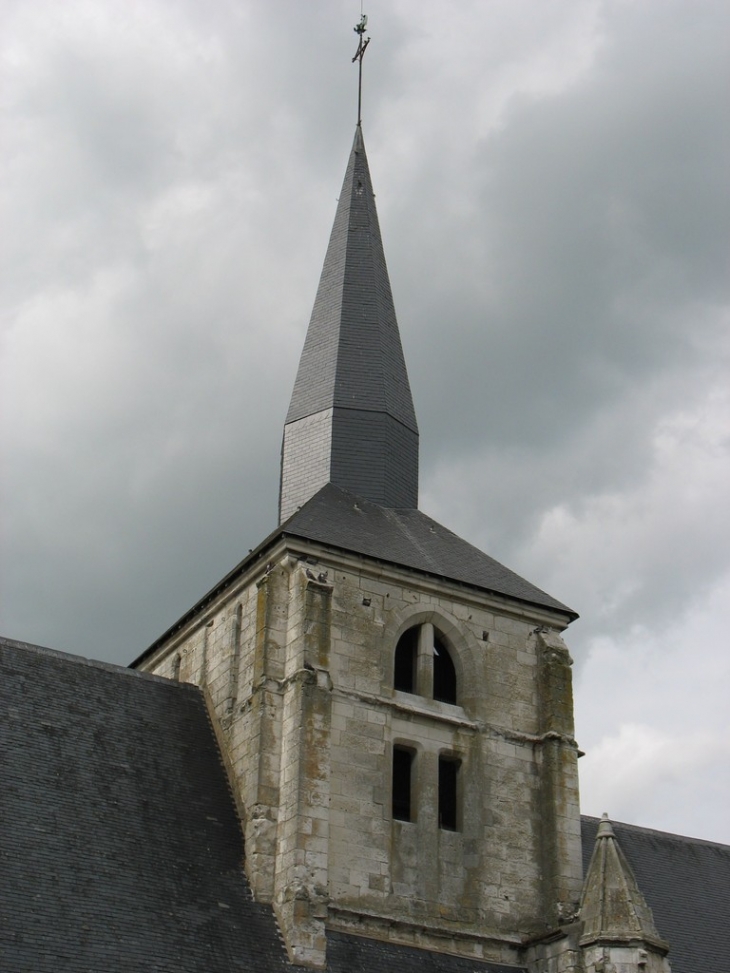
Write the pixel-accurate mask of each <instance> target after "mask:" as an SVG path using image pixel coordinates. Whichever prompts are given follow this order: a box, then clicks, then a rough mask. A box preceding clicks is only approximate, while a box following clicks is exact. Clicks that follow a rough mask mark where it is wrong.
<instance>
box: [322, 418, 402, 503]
mask: <svg viewBox="0 0 730 973" xmlns="http://www.w3.org/2000/svg"><path fill="white" fill-rule="evenodd" d="M414 468H415V469H418V439H417V438H416V437H414V436H413V434H412V433H411V431H410V430H409V429H406V427H405V426H403V425H401V423H400V422H398V421H397V420H396V419H393V417H392V416H389V415H386V414H385V413H382V412H380V413H372V412H361V411H357V410H355V409H335V410H334V416H333V420H332V465H331V468H330V481H331V482H332V483H334V484H335V485H336V486H339V487H342V489H343V490H349V491H350V492H351V493H359V494H360V495H361V496H365V497H367V498H368V499H369V500H372V501H373V502H374V503H380V504H383V505H385V506H390V507H416V506H418V484H417V483H416V482H414V479H413V477H412V476H411V475H410V471H411V470H413V469H414Z"/></svg>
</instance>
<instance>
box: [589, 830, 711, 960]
mask: <svg viewBox="0 0 730 973" xmlns="http://www.w3.org/2000/svg"><path fill="white" fill-rule="evenodd" d="M611 824H612V825H613V830H614V833H615V835H616V838H617V840H618V843H619V845H620V846H621V849H622V851H623V853H624V855H625V856H626V858H627V859H628V861H629V864H630V865H631V868H632V870H633V872H634V875H635V876H636V880H637V883H638V886H639V888H640V889H641V892H642V893H643V896H644V898H645V899H646V901H647V903H648V904H649V907H650V908H651V910H652V913H653V915H654V921H655V924H656V927H657V931H658V932H659V935H660V936H661V937H662V939H665V940H666V941H667V942H668V943H669V946H670V950H669V961H670V963H671V966H672V973H710V971H712V973H730V846H728V845H720V844H715V843H713V842H711V841H700V840H699V839H696V838H685V837H682V836H680V835H674V834H667V833H666V832H663V831H652V830H649V829H648V828H639V827H636V826H635V825H630V824H621V823H617V822H615V821H612V822H611ZM598 825H599V819H598V818H592V817H585V816H584V817H582V818H581V826H582V837H583V865H584V870H585V871H587V869H588V864H589V861H590V858H591V855H592V853H593V847H594V844H595V839H596V833H597V830H598Z"/></svg>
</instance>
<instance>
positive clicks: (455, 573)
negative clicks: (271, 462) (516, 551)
mask: <svg viewBox="0 0 730 973" xmlns="http://www.w3.org/2000/svg"><path fill="white" fill-rule="evenodd" d="M281 531H282V533H283V534H285V535H289V536H292V537H302V538H306V539H307V540H311V541H319V542H320V543H322V544H327V545H330V546H333V547H338V548H341V549H342V550H345V551H352V552H354V553H356V554H364V555H367V556H368V557H373V558H377V559H378V560H380V561H386V562H389V563H392V564H397V565H402V566H403V567H408V568H415V569H416V570H417V571H423V572H424V573H426V574H430V575H435V576H436V577H439V578H448V579H450V580H452V581H460V582H462V583H464V584H467V585H470V586H473V587H476V588H482V589H485V590H486V591H490V592H493V593H495V594H498V595H506V596H507V597H509V598H516V599H518V600H519V601H523V602H527V603H529V604H533V605H539V606H540V607H543V608H550V609H553V610H555V611H559V612H563V613H564V614H566V615H568V617H569V618H570V619H575V618H577V617H578V616H577V614H576V612H574V611H573V610H572V609H570V608H568V607H567V606H566V605H564V604H562V602H559V601H557V599H555V598H553V597H551V596H550V595H548V594H546V593H545V592H544V591H541V590H540V588H537V587H535V585H533V584H530V582H529V581H525V580H524V578H521V577H520V576H519V575H518V574H515V573H514V571H510V570H509V568H506V567H504V566H503V565H502V564H500V563H499V562H498V561H495V560H494V558H491V557H489V555H487V554H484V553H482V551H480V550H479V549H478V548H476V547H474V546H473V545H472V544H469V543H468V542H467V541H465V540H462V539H461V538H460V537H458V536H457V535H456V534H454V533H452V532H451V531H450V530H447V529H446V528H445V527H442V526H441V524H439V523H437V522H436V521H435V520H432V519H431V518H430V517H428V516H426V514H424V513H421V511H420V510H415V509H411V508H389V507H381V506H380V505H379V504H375V503H369V502H368V501H367V500H363V499H362V498H361V497H357V496H354V495H353V494H351V493H348V492H347V491H345V490H340V489H339V488H338V487H336V486H335V485H334V484H332V483H330V484H327V485H326V486H325V487H323V488H322V489H321V490H320V491H319V492H318V493H317V494H316V495H315V496H314V497H313V498H312V499H311V500H310V501H309V502H308V503H306V504H305V505H304V506H303V507H302V508H301V510H299V511H297V513H295V514H294V515H293V516H292V517H291V518H290V519H289V520H288V521H286V523H284V524H282V526H281Z"/></svg>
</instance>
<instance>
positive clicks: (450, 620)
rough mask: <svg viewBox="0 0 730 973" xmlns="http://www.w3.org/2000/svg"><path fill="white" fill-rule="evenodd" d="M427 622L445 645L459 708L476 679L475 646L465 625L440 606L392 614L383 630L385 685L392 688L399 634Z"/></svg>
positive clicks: (411, 606)
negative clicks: (451, 668)
mask: <svg viewBox="0 0 730 973" xmlns="http://www.w3.org/2000/svg"><path fill="white" fill-rule="evenodd" d="M426 622H430V623H431V624H432V625H433V627H434V628H435V629H437V630H438V632H439V633H440V634H441V636H442V637H443V638H444V640H445V642H446V647H447V649H448V650H449V654H450V656H451V661H452V662H453V664H454V668H455V670H456V682H457V686H458V687H459V690H458V696H457V705H461V700H462V699H463V697H464V692H463V687H466V686H469V685H473V683H474V680H476V679H477V678H478V666H477V647H478V643H477V642H476V639H475V638H474V637H473V636H472V635H471V633H470V632H468V631H465V627H464V625H463V624H461V623H460V622H459V620H458V619H457V618H456V617H455V616H454V615H452V614H451V613H450V612H449V611H447V610H446V609H444V608H442V607H441V606H439V607H438V608H434V607H431V606H425V605H408V606H405V607H403V608H401V609H399V610H398V611H396V612H394V613H393V615H392V617H391V618H390V619H389V620H388V622H387V624H386V626H385V628H384V631H383V638H384V641H385V645H386V646H387V652H388V659H389V663H388V668H387V675H386V680H387V682H386V684H387V686H389V687H390V688H392V686H393V665H394V659H395V648H396V645H397V644H398V640H399V639H400V637H401V635H403V633H404V632H405V631H406V630H407V629H409V628H413V627H414V626H416V625H423V624H425V623H426Z"/></svg>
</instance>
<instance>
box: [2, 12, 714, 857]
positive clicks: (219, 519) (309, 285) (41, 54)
mask: <svg viewBox="0 0 730 973" xmlns="http://www.w3.org/2000/svg"><path fill="white" fill-rule="evenodd" d="M365 12H366V13H367V14H368V15H369V18H370V21H369V27H370V33H371V37H372V42H371V44H370V47H369V49H368V52H367V54H366V57H365V65H364V66H365V92H364V107H363V129H364V133H365V140H366V145H367V149H368V155H369V159H370V166H371V171H372V175H373V180H374V185H375V190H376V193H377V203H378V209H379V215H380V223H381V228H382V231H383V237H384V243H385V250H386V256H387V259H388V265H389V269H390V274H391V282H392V286H393V293H394V298H395V303H396V309H397V312H398V318H399V323H400V327H401V334H402V339H403V345H404V349H405V354H406V359H407V362H408V368H409V373H410V378H411V385H412V389H413V396H414V400H415V405H416V410H417V414H418V418H419V425H420V431H421V454H422V463H421V504H420V506H421V509H423V510H424V511H425V512H426V513H428V514H430V515H431V516H433V517H435V518H436V519H437V520H439V521H440V522H441V523H443V524H444V525H445V526H447V527H449V528H451V529H452V530H455V531H456V532H457V533H459V534H460V535H461V536H463V537H465V538H466V539H468V540H469V541H471V542H472V543H474V544H476V545H477V546H478V547H481V548H482V549H483V550H485V551H487V552H488V553H489V554H491V555H492V556H493V557H496V558H497V559H498V560H500V561H502V562H503V563H505V564H507V565H508V566H509V567H511V568H512V569H514V570H516V571H517V572H518V573H520V574H522V575H524V576H525V577H527V578H528V579H529V580H530V581H532V582H534V583H535V584H537V585H539V586H540V587H542V588H544V589H545V590H547V591H549V592H550V593H551V594H552V595H554V596H555V597H557V598H559V599H560V600H561V601H563V602H565V603H567V604H569V605H570V606H571V607H573V608H575V609H576V610H577V611H578V612H580V615H581V618H580V620H579V621H577V622H575V623H574V624H573V625H572V626H571V627H570V629H569V631H568V633H567V640H568V642H569V645H570V647H571V651H572V653H573V656H574V659H575V669H574V679H575V694H576V720H577V737H578V741H579V743H580V745H581V747H582V749H583V750H585V751H586V756H585V757H583V758H582V760H581V763H580V766H581V786H582V799H583V810H584V811H585V812H586V813H589V814H600V813H601V812H603V811H608V812H609V814H610V815H611V816H612V817H614V818H615V819H617V820H624V821H629V822H633V823H636V824H640V825H644V826H648V827H655V828H658V829H663V830H669V831H677V832H681V833H685V834H691V835H695V836H698V837H703V838H708V839H710V840H717V841H725V842H730V815H728V813H727V808H728V807H730V717H729V716H728V710H729V709H730V705H729V700H730V652H729V644H728V643H729V641H730V637H729V635H728V631H729V630H730V510H729V501H728V495H729V494H730V489H729V484H730V381H729V378H730V311H729V306H730V304H729V291H730V280H729V278H728V273H727V258H728V251H729V249H730V248H729V247H728V236H729V235H730V234H729V228H730V192H729V189H728V175H727V174H728V171H730V149H729V146H728V142H729V132H730V119H729V118H728V98H727V90H728V88H727V82H728V78H727V73H728V63H730V61H729V58H728V54H729V53H730V52H729V51H728V46H729V45H728V39H729V38H730V6H728V4H727V2H726V0H487V2H484V0H481V2H476V0H474V2H466V0H464V2H460V3H458V4H457V5H452V4H445V3H443V2H436V0H421V2H418V3H416V2H415V0H391V2H388V3H386V2H385V0H373V2H372V3H368V4H366V6H365ZM359 16H360V4H359V2H357V0H347V2H345V0H317V2H311V3H304V2H301V0H299V2H295V0H286V2H284V0H274V2H271V0H269V2H266V3H264V2H263V0H258V2H254V0H208V2H207V3H206V4H201V3H199V2H193V0H143V2H141V0H105V2H104V3H98V2H94V0H64V3H62V4H61V3H58V2H51V0H48V2H44V0H0V49H1V50H2V62H1V64H2V67H1V69H0V70H1V71H2V78H1V79H0V92H1V94H0V99H1V100H0V105H1V111H2V134H1V138H2V145H1V158H0V166H1V167H2V169H1V172H0V206H1V212H0V225H2V227H3V231H2V234H1V235H0V248H1V257H2V268H3V273H2V275H1V277H0V292H1V294H2V319H1V320H2V366H1V367H2V372H1V374H0V382H1V386H0V387H1V389H2V495H1V497H0V499H1V502H2V516H3V521H2V555H1V556H2V562H1V568H0V570H1V572H2V573H1V575H0V592H1V597H2V602H1V605H0V611H1V614H0V630H2V632H3V634H5V635H8V636H11V637H14V638H19V639H23V640H27V641H32V642H37V643H39V644H42V645H49V646H52V647H54V648H58V649H62V650H64V651H68V652H74V653H78V654H81V655H85V656H89V657H92V658H98V659H105V660H110V661H114V662H118V663H121V664H128V663H129V662H130V661H131V660H132V659H134V658H135V657H136V656H137V655H138V654H139V653H140V652H141V651H142V650H144V649H145V648H146V646H147V645H148V644H149V643H150V642H151V641H152V640H153V639H154V638H155V637H156V636H158V635H159V634H161V632H162V631H164V630H165V629H166V628H167V627H168V626H169V625H170V624H171V623H172V622H174V621H175V619H176V618H177V617H178V616H179V615H180V614H182V612H183V611H184V610H185V609H186V608H188V607H189V606H190V605H191V604H192V603H193V602H194V601H195V600H196V599H197V598H198V597H199V596H200V595H202V594H203V593H204V592H205V591H206V590H207V589H208V588H210V587H211V586H212V585H213V584H214V583H215V582H216V581H217V580H218V579H219V578H220V577H222V576H223V575H224V574H225V573H226V572H227V571H228V570H229V568H231V567H232V566H233V565H234V564H235V563H237V562H238V561H239V560H240V559H241V558H242V557H244V556H245V554H246V553H247V551H248V550H249V549H250V548H252V547H255V546H256V545H257V544H258V542H259V541H260V540H262V539H263V537H264V536H265V535H266V534H267V533H269V531H270V530H271V529H273V527H274V526H275V525H276V504H277V491H278V472H279V448H280V441H281V433H282V426H283V421H284V416H285V414H286V409H287V405H288V400H289V395H290V393H291V388H292V384H293V380H294V375H295V371H296V365H297V361H298V356H299V353H300V351H301V347H302V343H303V340H304V334H305V330H306V326H307V322H308V319H309V314H310V311H311V307H312V303H313V300H314V294H315V290H316V285H317V281H318V276H319V271H320V269H321V264H322V260H323V257H324V252H325V248H326V244H327V238H328V235H329V230H330V227H331V223H332V219H333V217H334V211H335V206H336V199H337V195H338V193H339V189H340V186H341V182H342V177H343V175H344V168H345V163H346V160H347V156H348V153H349V149H350V145H351V141H352V137H353V133H354V125H355V120H356V100H357V99H356V88H357V78H356V68H355V67H354V66H353V65H352V63H351V60H350V59H351V57H352V55H353V54H354V53H355V46H356V41H357V38H356V36H355V34H354V33H353V31H352V28H353V26H354V25H355V23H356V22H357V20H358V19H359Z"/></svg>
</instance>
